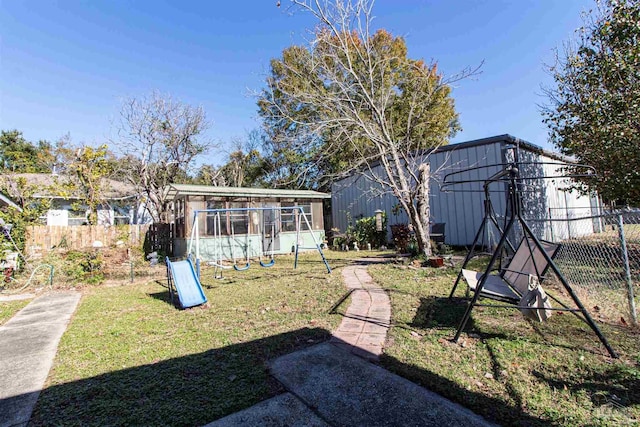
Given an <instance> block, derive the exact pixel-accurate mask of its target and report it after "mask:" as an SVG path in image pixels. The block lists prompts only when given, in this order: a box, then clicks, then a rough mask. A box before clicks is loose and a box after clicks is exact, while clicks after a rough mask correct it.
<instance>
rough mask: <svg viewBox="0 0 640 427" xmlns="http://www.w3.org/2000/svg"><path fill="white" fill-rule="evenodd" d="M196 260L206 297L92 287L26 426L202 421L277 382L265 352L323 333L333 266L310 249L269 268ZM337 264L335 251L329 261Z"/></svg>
mask: <svg viewBox="0 0 640 427" xmlns="http://www.w3.org/2000/svg"><path fill="white" fill-rule="evenodd" d="M255 265H256V267H253V266H252V267H251V268H250V269H249V270H247V271H244V272H237V271H234V270H225V272H224V273H225V276H226V278H225V279H223V280H216V279H213V278H212V277H213V276H212V273H213V272H212V270H211V269H205V270H203V284H204V285H205V286H204V290H205V293H206V295H207V298H208V300H209V302H208V304H207V305H206V307H196V308H192V309H189V310H177V309H175V308H174V307H173V306H172V305H170V304H169V302H168V300H169V294H168V291H167V289H166V288H165V287H163V285H164V278H161V279H162V284H160V283H156V282H150V283H147V284H144V285H123V286H110V287H106V286H101V287H88V288H85V289H84V290H83V296H82V300H81V304H80V306H79V308H78V310H77V312H76V314H75V315H74V317H73V319H72V321H71V323H70V325H69V327H68V329H67V332H66V333H65V334H64V336H63V337H62V340H61V342H60V346H59V349H58V354H57V356H56V359H55V362H54V366H53V369H52V371H51V373H50V375H49V378H48V380H47V384H46V388H45V390H44V391H43V392H42V393H41V395H40V399H39V401H38V404H37V407H36V409H35V412H34V415H33V417H32V424H33V425H49V424H55V425H62V424H64V425H83V426H85V425H203V424H205V423H207V422H210V421H213V420H215V419H217V418H220V417H222V416H225V415H227V414H230V413H233V412H235V411H237V410H240V409H243V408H246V407H249V406H251V405H253V404H255V403H257V402H259V401H261V400H264V399H267V398H269V397H271V396H274V395H275V394H278V393H280V392H282V390H281V388H280V386H279V384H277V383H276V382H275V381H274V380H272V379H271V378H270V377H269V375H268V374H267V372H266V369H265V362H266V361H267V360H269V359H272V358H274V357H277V356H279V355H283V354H286V353H289V352H291V351H294V350H295V349H298V348H302V347H305V346H309V345H313V344H314V343H318V342H321V341H323V340H326V339H327V338H328V337H329V334H330V331H331V330H332V329H334V328H335V327H336V326H337V325H338V323H339V322H340V320H341V317H340V316H339V315H336V314H333V315H330V314H329V313H328V312H329V310H330V308H331V306H332V305H333V304H334V303H335V302H336V301H337V300H338V299H339V298H340V297H341V296H342V295H343V294H344V293H345V288H344V287H343V285H342V282H341V275H340V272H339V271H337V272H336V273H334V274H331V275H329V274H327V273H326V270H325V269H324V265H323V264H322V262H321V261H320V260H319V257H318V256H317V254H316V255H315V256H312V255H305V256H303V257H302V259H301V263H300V265H299V268H298V269H297V270H294V269H293V258H291V257H280V258H278V260H277V263H276V265H275V266H274V267H273V268H261V267H260V266H258V265H257V263H256V264H255ZM340 265H344V263H341V262H339V261H337V260H333V261H332V267H334V268H335V267H339V266H340Z"/></svg>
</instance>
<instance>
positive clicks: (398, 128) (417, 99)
mask: <svg viewBox="0 0 640 427" xmlns="http://www.w3.org/2000/svg"><path fill="white" fill-rule="evenodd" d="M372 7H373V1H372V0H345V1H341V0H334V1H329V0H327V1H320V0H293V1H292V8H293V9H294V10H302V11H305V12H307V13H311V14H312V15H313V16H314V17H315V18H316V19H317V22H318V26H317V27H316V28H315V29H314V30H313V39H312V40H311V41H310V44H309V45H308V46H307V47H301V46H292V47H290V48H288V49H286V50H285V51H284V52H283V56H282V58H281V59H275V60H272V62H271V71H272V73H271V75H270V76H269V77H268V78H267V88H266V89H264V90H263V92H262V93H261V94H260V98H259V101H258V104H259V106H260V113H261V115H262V117H263V118H264V119H265V125H266V126H267V127H268V128H270V129H271V135H272V138H273V139H274V140H275V141H276V143H277V141H278V138H280V139H281V140H282V141H283V145H285V146H286V149H287V150H288V152H290V153H296V154H297V153H305V155H306V157H305V160H306V161H307V163H308V167H307V170H313V171H314V172H317V171H321V172H322V174H331V175H332V176H333V178H334V179H335V178H336V177H340V176H344V175H346V174H351V173H354V172H356V173H362V174H364V175H366V177H367V178H368V179H369V180H371V181H373V182H375V183H377V184H378V185H379V186H380V187H381V188H382V189H383V190H384V191H388V192H391V193H393V195H394V196H395V197H396V198H397V199H398V203H399V205H400V206H401V207H402V208H403V209H404V210H405V212H407V214H408V216H409V219H410V223H411V226H412V228H413V230H414V232H415V234H416V238H417V242H418V245H419V248H420V250H421V252H422V253H424V254H425V255H431V246H430V241H429V227H428V224H429V218H428V213H429V208H428V206H429V199H428V182H429V168H428V167H424V166H423V167H420V165H423V164H425V163H426V162H427V157H428V155H429V154H430V153H431V152H432V151H433V150H434V149H435V148H437V147H439V146H441V145H443V144H447V143H448V139H449V138H450V137H451V136H453V135H454V134H455V132H456V131H457V130H458V129H459V126H458V116H457V113H456V112H455V108H454V103H453V99H452V98H451V96H450V93H451V86H450V84H451V83H452V82H453V81H455V80H458V79H462V78H464V77H467V76H469V75H471V74H473V73H475V72H476V71H477V69H475V70H464V71H463V72H462V73H460V74H459V75H457V76H454V77H453V78H451V79H449V80H446V79H445V78H444V77H443V76H442V75H440V74H439V73H438V70H437V66H436V64H430V65H427V64H425V63H424V62H423V61H422V60H412V59H409V58H407V49H406V44H405V42H404V40H403V39H402V38H400V37H394V36H392V35H391V34H389V33H388V32H386V31H384V30H378V31H376V32H375V33H374V32H373V31H372V18H373V15H372ZM379 171H382V172H379ZM297 173H298V174H299V175H302V174H303V173H304V172H301V171H298V172H297ZM316 175H317V174H316ZM325 178H326V177H325Z"/></svg>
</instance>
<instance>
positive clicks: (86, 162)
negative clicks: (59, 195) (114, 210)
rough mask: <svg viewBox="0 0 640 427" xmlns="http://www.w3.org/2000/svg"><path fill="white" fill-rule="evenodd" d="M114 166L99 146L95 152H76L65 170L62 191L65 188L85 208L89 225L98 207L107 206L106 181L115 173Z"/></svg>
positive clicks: (85, 149)
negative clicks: (105, 204) (77, 198)
mask: <svg viewBox="0 0 640 427" xmlns="http://www.w3.org/2000/svg"><path fill="white" fill-rule="evenodd" d="M118 164H119V162H118V161H117V159H116V158H115V157H114V156H113V154H112V153H110V152H109V150H108V149H107V145H106V144H103V145H101V146H99V147H97V148H93V147H89V146H83V147H80V148H78V149H77V150H76V152H75V155H74V157H73V159H72V160H71V162H70V163H69V164H68V165H67V167H66V180H63V185H62V188H64V187H66V188H67V190H68V191H69V192H70V194H73V195H74V196H76V197H79V203H80V204H82V205H86V208H87V222H88V223H89V224H90V225H95V224H97V223H98V206H100V205H101V204H104V203H107V198H106V192H107V191H108V189H109V187H108V186H109V181H108V179H109V178H111V177H112V176H113V174H114V172H115V171H117V170H118Z"/></svg>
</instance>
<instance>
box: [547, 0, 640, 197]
mask: <svg viewBox="0 0 640 427" xmlns="http://www.w3.org/2000/svg"><path fill="white" fill-rule="evenodd" d="M550 71H551V73H552V75H553V78H554V81H555V87H553V88H546V89H545V92H546V94H547V96H548V98H549V101H550V102H549V104H548V105H546V106H545V107H543V114H544V116H545V122H546V123H547V124H548V126H549V129H550V136H551V141H552V142H553V143H554V144H555V145H556V146H557V147H558V149H559V150H560V151H561V152H562V153H564V154H567V155H569V156H573V157H575V158H576V159H577V160H578V161H579V162H580V163H586V164H589V165H591V166H594V167H595V168H596V170H597V171H598V178H597V179H596V181H595V182H594V181H593V180H591V181H582V182H581V185H580V189H581V190H583V191H587V190H588V189H589V188H590V187H589V185H590V184H592V185H594V186H593V187H591V188H595V189H597V190H598V191H599V192H600V194H601V195H602V196H603V197H604V198H605V200H608V201H610V202H614V201H620V202H624V203H628V204H633V205H636V206H637V205H638V204H640V121H639V118H640V1H638V0H603V1H598V2H597V7H596V9H595V10H593V11H591V12H590V14H589V15H586V16H585V24H584V26H583V27H582V28H580V29H579V30H578V31H577V39H576V40H574V41H572V42H569V43H566V44H565V46H564V49H563V51H559V52H558V53H557V60H556V63H555V64H554V65H553V66H552V67H550Z"/></svg>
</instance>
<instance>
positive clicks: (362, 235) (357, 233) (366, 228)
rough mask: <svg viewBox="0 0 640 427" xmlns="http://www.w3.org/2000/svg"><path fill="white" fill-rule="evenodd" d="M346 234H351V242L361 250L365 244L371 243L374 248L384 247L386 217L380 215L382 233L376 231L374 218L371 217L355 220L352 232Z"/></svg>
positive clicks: (385, 240)
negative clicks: (356, 243)
mask: <svg viewBox="0 0 640 427" xmlns="http://www.w3.org/2000/svg"><path fill="white" fill-rule="evenodd" d="M350 228H351V227H350ZM349 231H350V233H349ZM347 234H352V235H353V240H355V241H356V242H358V246H360V247H361V248H364V247H366V245H367V243H371V246H372V247H374V248H379V247H381V246H384V245H386V243H387V216H386V215H385V214H384V213H383V214H382V231H377V229H376V217H375V216H371V217H367V218H361V219H359V220H357V221H356V225H355V227H353V230H347Z"/></svg>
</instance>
